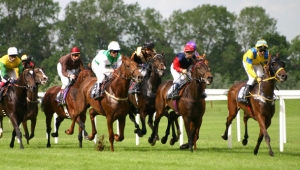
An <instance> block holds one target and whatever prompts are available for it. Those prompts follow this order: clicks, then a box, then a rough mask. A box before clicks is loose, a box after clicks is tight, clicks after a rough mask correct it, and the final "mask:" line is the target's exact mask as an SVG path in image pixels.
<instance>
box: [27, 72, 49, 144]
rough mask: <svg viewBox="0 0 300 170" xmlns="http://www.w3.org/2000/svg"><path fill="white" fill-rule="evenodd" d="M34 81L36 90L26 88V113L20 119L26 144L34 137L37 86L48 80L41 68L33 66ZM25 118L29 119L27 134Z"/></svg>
mask: <svg viewBox="0 0 300 170" xmlns="http://www.w3.org/2000/svg"><path fill="white" fill-rule="evenodd" d="M34 72H35V82H36V90H35V91H30V90H27V114H26V117H25V118H24V120H23V121H22V125H23V128H24V133H25V134H24V137H25V138H26V140H27V144H29V140H30V139H32V138H33V137H34V130H35V126H36V118H37V115H38V103H39V101H38V86H39V85H43V84H45V83H46V82H47V81H48V77H47V76H46V74H45V73H44V71H43V70H42V68H38V67H35V68H34ZM27 120H30V121H31V133H30V135H29V132H28V127H27Z"/></svg>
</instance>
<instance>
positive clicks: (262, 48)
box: [239, 39, 269, 103]
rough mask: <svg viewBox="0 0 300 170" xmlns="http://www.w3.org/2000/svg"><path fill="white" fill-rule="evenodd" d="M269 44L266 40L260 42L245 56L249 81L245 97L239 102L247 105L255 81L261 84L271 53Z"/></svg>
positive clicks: (244, 64)
mask: <svg viewBox="0 0 300 170" xmlns="http://www.w3.org/2000/svg"><path fill="white" fill-rule="evenodd" d="M267 49H268V44H267V42H266V41H265V40H263V39H261V40H258V41H257V42H256V44H255V47H253V48H251V49H249V50H248V51H247V52H246V53H245V54H244V56H243V66H244V68H245V71H246V73H247V75H248V81H247V83H246V87H245V89H244V92H243V97H242V98H241V99H239V102H245V103H247V100H246V98H245V97H246V96H248V95H249V90H250V88H251V86H252V85H253V84H254V82H255V80H256V81H257V82H258V83H260V82H261V80H262V76H263V75H264V72H263V66H265V65H266V64H267V62H268V57H269V52H268V50H267Z"/></svg>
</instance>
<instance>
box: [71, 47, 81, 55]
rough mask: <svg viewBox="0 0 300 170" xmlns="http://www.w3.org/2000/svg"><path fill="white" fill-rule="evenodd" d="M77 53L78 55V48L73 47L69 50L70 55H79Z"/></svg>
mask: <svg viewBox="0 0 300 170" xmlns="http://www.w3.org/2000/svg"><path fill="white" fill-rule="evenodd" d="M79 53H80V50H79V48H78V47H73V48H72V49H71V54H79Z"/></svg>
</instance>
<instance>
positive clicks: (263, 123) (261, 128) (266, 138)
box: [254, 116, 274, 156]
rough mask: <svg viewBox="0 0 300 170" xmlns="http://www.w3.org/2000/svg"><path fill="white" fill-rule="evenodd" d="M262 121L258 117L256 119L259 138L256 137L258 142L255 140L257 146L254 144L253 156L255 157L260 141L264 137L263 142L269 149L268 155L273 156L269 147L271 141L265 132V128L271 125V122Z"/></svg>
mask: <svg viewBox="0 0 300 170" xmlns="http://www.w3.org/2000/svg"><path fill="white" fill-rule="evenodd" d="M262 119H263V118H261V117H260V116H259V117H258V119H257V122H258V123H259V126H260V133H259V137H258V140H257V144H256V146H255V149H254V155H257V153H258V149H259V146H260V144H261V141H262V140H263V137H265V141H266V143H267V145H268V147H269V155H270V156H274V153H273V151H272V148H271V145H270V141H271V139H270V136H269V134H268V132H267V128H268V127H269V126H270V125H271V121H263V120H262ZM265 124H266V125H265Z"/></svg>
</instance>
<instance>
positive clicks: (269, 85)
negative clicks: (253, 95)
mask: <svg viewBox="0 0 300 170" xmlns="http://www.w3.org/2000/svg"><path fill="white" fill-rule="evenodd" d="M271 77H272V76H270V75H269V72H267V73H266V75H265V77H264V80H266V79H269V78H271ZM259 86H260V87H259V88H260V91H261V92H262V93H264V94H265V95H268V96H273V93H274V89H275V79H274V78H273V79H272V78H271V79H269V80H267V81H262V82H261V83H260V84H259Z"/></svg>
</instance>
